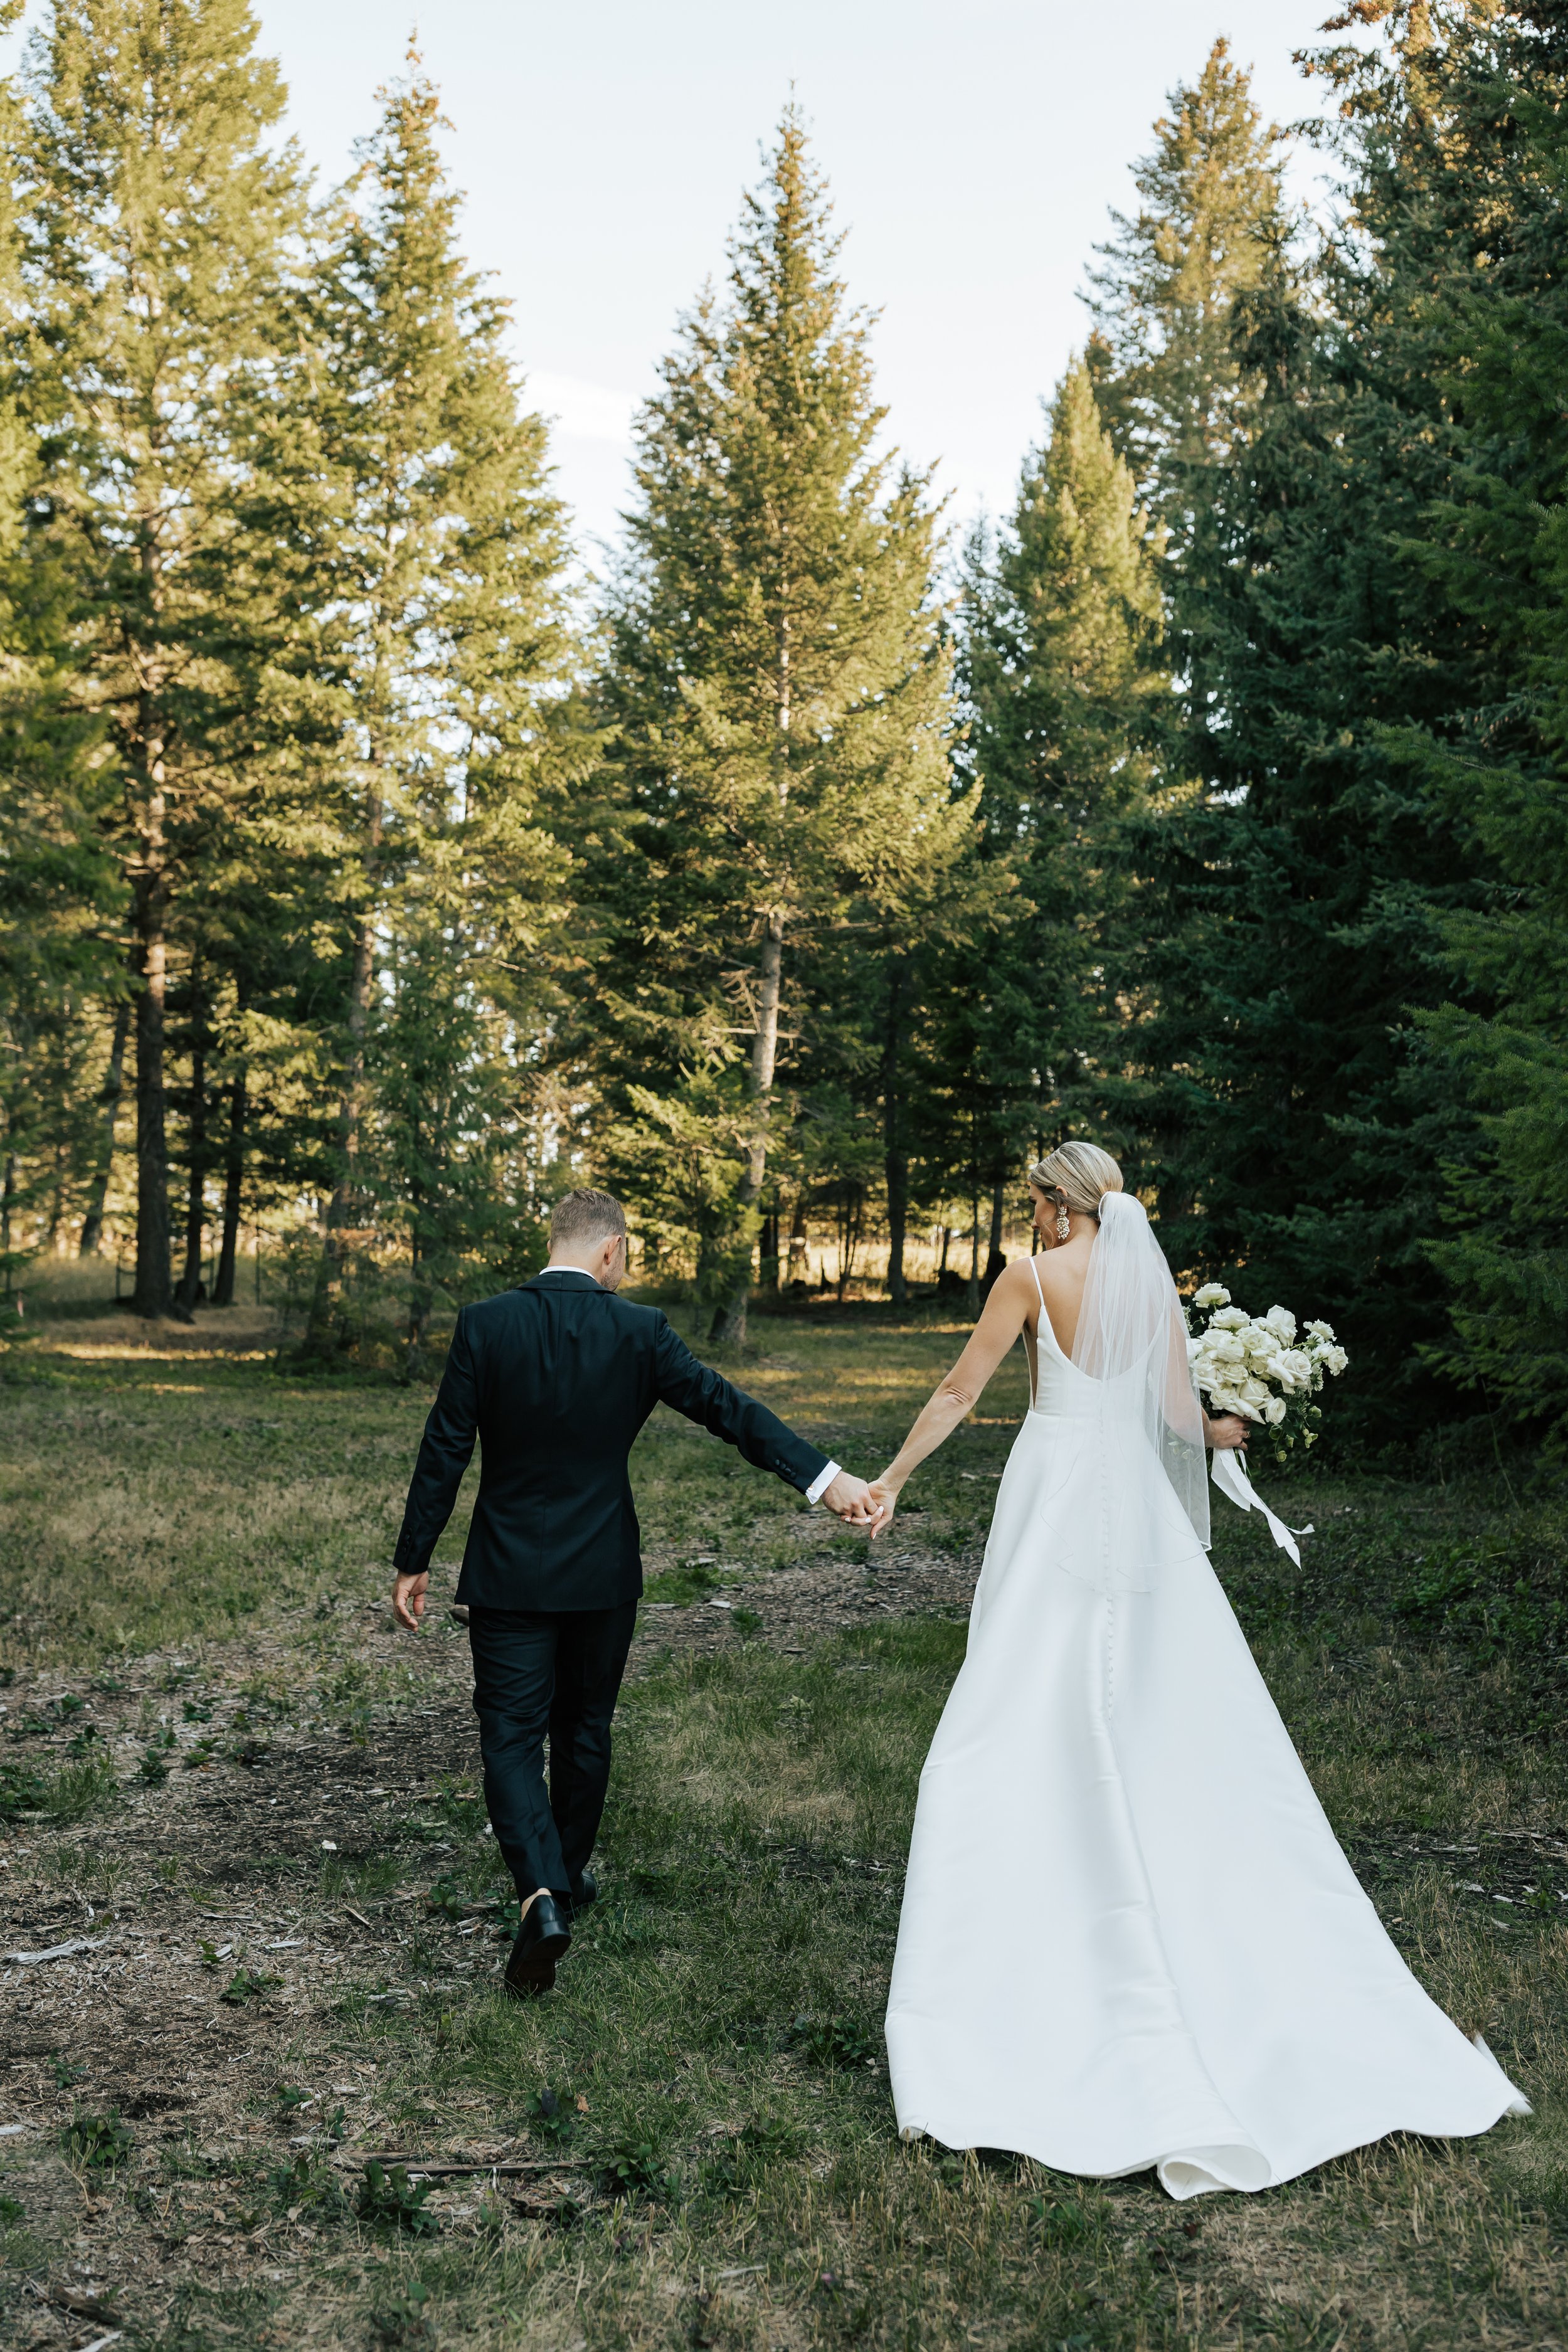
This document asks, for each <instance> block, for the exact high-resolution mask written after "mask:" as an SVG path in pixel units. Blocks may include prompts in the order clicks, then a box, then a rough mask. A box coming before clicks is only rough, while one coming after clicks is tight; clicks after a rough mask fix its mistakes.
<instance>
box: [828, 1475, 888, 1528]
mask: <svg viewBox="0 0 1568 2352" xmlns="http://www.w3.org/2000/svg"><path fill="white" fill-rule="evenodd" d="M870 1493H871V1489H870V1488H869V1486H867V1484H866V1481H865V1480H864V1478H852V1477H851V1476H850V1475H849V1473H848V1471H847V1470H840V1472H839V1473H838V1475H837V1478H835V1480H834V1481H833V1484H832V1485H831V1486H825V1487H824V1488H823V1490H822V1499H823V1501H824V1502H825V1503H826V1506H827V1507H828V1509H829V1510H830V1511H831V1512H832V1513H833V1514H834V1516H835V1517H837V1518H840V1519H842V1520H843V1521H844V1523H845V1525H846V1527H851V1528H874V1527H875V1526H876V1524H877V1521H878V1518H879V1516H880V1514H879V1510H878V1507H877V1505H876V1504H875V1503H874V1502H872V1501H871V1500H870V1499H869V1497H870Z"/></svg>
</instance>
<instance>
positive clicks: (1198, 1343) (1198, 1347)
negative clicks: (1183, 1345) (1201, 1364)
mask: <svg viewBox="0 0 1568 2352" xmlns="http://www.w3.org/2000/svg"><path fill="white" fill-rule="evenodd" d="M1203 1351H1204V1343H1203V1341H1202V1340H1201V1339H1189V1340H1188V1341H1187V1361H1188V1363H1189V1364H1195V1363H1196V1362H1197V1360H1198V1359H1199V1357H1200V1356H1201V1355H1202V1354H1203Z"/></svg>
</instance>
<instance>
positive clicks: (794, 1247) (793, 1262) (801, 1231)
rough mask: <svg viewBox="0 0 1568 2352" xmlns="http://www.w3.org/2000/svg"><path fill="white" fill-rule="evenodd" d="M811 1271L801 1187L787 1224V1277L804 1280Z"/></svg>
mask: <svg viewBox="0 0 1568 2352" xmlns="http://www.w3.org/2000/svg"><path fill="white" fill-rule="evenodd" d="M810 1273H811V1265H810V1261H809V1259H808V1258H807V1256H806V1234H805V1188H804V1187H803V1188H802V1190H801V1191H800V1192H797V1193H796V1194H795V1213H794V1214H793V1215H792V1217H791V1218H790V1225H789V1279H790V1281H791V1282H792V1283H795V1282H805V1280H806V1279H807V1277H808V1276H809V1275H810Z"/></svg>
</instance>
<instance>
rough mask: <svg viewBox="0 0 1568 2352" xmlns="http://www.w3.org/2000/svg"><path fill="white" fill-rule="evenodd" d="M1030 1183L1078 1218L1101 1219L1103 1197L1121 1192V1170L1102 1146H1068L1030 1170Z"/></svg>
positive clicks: (1075, 1144)
mask: <svg viewBox="0 0 1568 2352" xmlns="http://www.w3.org/2000/svg"><path fill="white" fill-rule="evenodd" d="M1029 1181H1030V1183H1031V1184H1034V1185H1037V1187H1038V1189H1039V1190H1040V1191H1041V1192H1045V1193H1047V1194H1048V1196H1049V1197H1050V1198H1051V1199H1052V1200H1054V1201H1059V1202H1061V1203H1062V1206H1063V1207H1064V1208H1066V1209H1067V1210H1068V1211H1069V1212H1070V1213H1072V1215H1074V1216H1077V1217H1098V1216H1099V1214H1100V1195H1101V1193H1103V1192H1121V1169H1120V1168H1119V1167H1118V1166H1117V1164H1116V1162H1115V1160H1112V1158H1111V1156H1110V1152H1109V1151H1102V1150H1100V1146H1099V1144H1098V1143H1078V1142H1073V1143H1064V1144H1061V1145H1060V1146H1058V1149H1057V1150H1055V1151H1047V1154H1046V1156H1045V1158H1044V1159H1043V1160H1035V1161H1034V1162H1033V1163H1032V1165H1031V1167H1030V1169H1029Z"/></svg>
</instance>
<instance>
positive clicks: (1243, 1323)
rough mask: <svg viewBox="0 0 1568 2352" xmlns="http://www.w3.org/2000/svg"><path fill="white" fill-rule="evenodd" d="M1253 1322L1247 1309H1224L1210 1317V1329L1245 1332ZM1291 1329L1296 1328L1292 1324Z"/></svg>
mask: <svg viewBox="0 0 1568 2352" xmlns="http://www.w3.org/2000/svg"><path fill="white" fill-rule="evenodd" d="M1251 1320H1252V1318H1251V1316H1250V1315H1249V1314H1248V1313H1247V1309H1246V1307H1221V1308H1220V1310H1219V1313H1218V1314H1217V1315H1211V1316H1210V1318H1209V1329H1210V1330H1211V1331H1244V1330H1245V1329H1246V1328H1247V1325H1248V1324H1249V1323H1250V1322H1251ZM1290 1328H1291V1330H1292V1331H1294V1329H1295V1328H1296V1327H1295V1325H1294V1324H1292V1325H1291V1327H1290Z"/></svg>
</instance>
